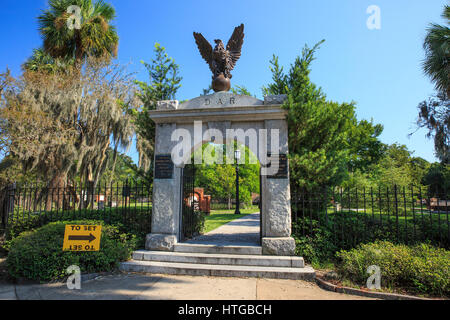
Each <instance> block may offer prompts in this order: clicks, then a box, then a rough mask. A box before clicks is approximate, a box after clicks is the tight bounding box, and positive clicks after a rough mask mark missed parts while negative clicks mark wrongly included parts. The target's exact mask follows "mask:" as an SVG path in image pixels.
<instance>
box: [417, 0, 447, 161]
mask: <svg viewBox="0 0 450 320" xmlns="http://www.w3.org/2000/svg"><path fill="white" fill-rule="evenodd" d="M442 17H443V18H444V19H445V20H446V24H447V25H438V24H435V23H433V24H431V25H430V27H429V28H428V30H427V36H426V37H425V41H424V44H423V47H424V49H425V59H424V61H423V71H424V72H425V74H426V75H428V76H429V77H430V79H431V81H432V82H433V83H434V85H435V88H436V91H437V94H436V95H435V96H434V97H431V98H429V99H428V100H425V101H423V102H421V103H420V104H419V106H418V109H419V118H418V120H417V125H418V127H419V128H425V129H426V130H428V132H427V135H426V136H427V137H428V138H431V137H433V140H434V150H435V153H436V156H437V157H438V158H439V159H440V160H441V162H442V163H444V164H449V163H450V108H449V97H450V76H449V72H450V28H449V27H448V25H449V24H450V6H448V5H446V6H445V7H444V12H443V14H442Z"/></svg>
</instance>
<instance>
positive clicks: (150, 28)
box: [0, 0, 447, 161]
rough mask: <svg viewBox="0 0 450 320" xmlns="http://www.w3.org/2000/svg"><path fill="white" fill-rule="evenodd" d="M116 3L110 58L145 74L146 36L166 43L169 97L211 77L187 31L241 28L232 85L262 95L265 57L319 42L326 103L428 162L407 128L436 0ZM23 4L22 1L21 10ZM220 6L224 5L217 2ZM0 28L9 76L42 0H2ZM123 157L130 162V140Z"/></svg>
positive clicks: (286, 56) (317, 72) (423, 81)
mask: <svg viewBox="0 0 450 320" xmlns="http://www.w3.org/2000/svg"><path fill="white" fill-rule="evenodd" d="M109 2H110V3H112V4H113V6H114V7H115V9H116V13H117V18H116V20H115V22H114V24H115V25H116V26H117V29H118V33H119V37H120V46H119V60H120V62H121V63H124V64H127V63H130V70H132V71H136V72H137V78H138V79H140V80H148V76H147V73H146V72H145V69H144V68H143V66H141V64H140V63H139V61H140V60H144V61H149V60H150V59H151V58H152V55H153V45H154V43H155V42H159V43H161V44H162V45H163V46H165V47H166V49H167V51H168V53H169V55H170V56H172V57H173V58H175V60H176V62H177V63H178V64H179V65H180V68H181V75H182V76H183V81H182V85H183V86H182V88H181V89H180V90H179V93H178V95H177V98H178V99H179V100H185V99H191V98H194V97H196V96H198V95H199V94H200V93H201V92H202V89H203V88H206V87H208V85H209V83H210V79H211V76H210V71H209V68H208V66H207V65H206V63H205V62H204V61H203V60H202V59H201V57H200V55H199V53H198V50H197V48H196V46H195V42H194V39H193V36H192V32H193V31H196V32H202V33H203V35H204V36H205V37H206V38H207V39H208V40H209V41H211V42H212V40H213V39H216V38H220V39H222V40H224V42H226V41H228V39H229V37H230V36H231V33H232V31H233V29H234V27H236V26H238V25H239V24H241V23H244V24H245V35H246V38H245V42H244V47H243V50H242V57H241V59H240V60H239V62H238V64H237V66H236V68H235V70H234V72H233V79H232V84H233V85H243V86H245V87H247V88H248V89H249V90H250V91H251V92H252V93H254V94H256V95H257V96H258V97H259V98H261V96H262V93H261V87H262V86H264V85H266V84H267V83H269V82H270V80H271V73H270V70H269V60H270V59H271V57H272V55H273V54H276V55H278V56H279V58H280V63H281V64H282V65H283V66H285V70H286V69H288V68H289V65H290V64H291V63H292V62H293V61H294V59H295V57H296V56H297V55H299V54H300V53H301V49H302V48H303V46H304V45H305V44H308V45H309V46H313V45H314V44H315V43H317V42H318V41H320V40H321V39H325V40H326V42H325V43H324V44H323V45H322V47H321V49H320V50H319V51H318V53H317V56H316V57H317V60H316V61H315V62H314V63H313V66H312V74H311V78H312V80H313V82H314V83H316V84H317V85H318V86H320V87H322V88H323V90H324V92H325V93H326V94H327V97H328V99H330V100H333V101H338V102H344V101H347V102H349V101H355V102H356V103H357V115H358V118H359V119H371V118H373V120H374V122H375V123H381V124H383V125H384V132H383V134H382V136H381V140H382V141H383V142H384V143H389V144H390V143H395V142H398V143H400V144H405V145H407V147H408V149H410V150H412V151H414V152H415V153H414V155H415V156H419V157H423V158H425V159H426V160H428V161H436V159H435V157H434V153H433V142H432V141H431V140H428V139H426V138H425V131H423V130H420V131H418V132H417V133H416V134H414V135H413V136H412V137H411V138H408V134H409V133H411V132H413V131H415V129H416V127H415V121H416V118H417V105H418V104H419V103H420V102H421V101H422V100H424V99H425V98H427V97H428V96H430V95H431V94H433V92H434V90H433V86H432V84H431V83H430V81H429V79H428V78H427V77H426V76H425V75H424V74H423V72H422V70H421V61H422V60H423V58H424V52H423V48H422V44H423V40H424V38H425V35H426V28H427V27H428V25H429V23H431V22H436V23H444V21H443V20H442V19H441V16H440V15H441V13H442V9H443V6H444V5H445V4H446V3H447V1H445V0H426V1H425V0H370V1H366V0H342V1H335V0H315V1H306V0H278V1H270V0H240V1H236V0H227V1H223V2H217V5H215V2H212V1H204V0H201V1H197V0H190V1H181V0H165V1H154V0H128V1H124V0H110V1H109ZM24 3H25V4H26V5H25V6H24ZM222 4H225V5H222ZM1 5H2V9H1V10H0V29H1V30H3V36H2V48H1V50H0V70H4V69H5V68H6V67H9V68H10V69H11V70H12V72H13V74H14V75H19V74H20V66H21V64H22V63H23V62H24V61H25V60H26V58H27V57H29V56H30V55H31V52H32V50H33V48H37V47H39V46H40V45H41V43H42V41H41V38H40V35H39V33H38V31H37V21H36V17H37V16H38V15H39V13H40V11H41V10H42V9H45V8H46V6H47V1H46V0H24V1H21V2H19V1H14V0H1ZM370 5H377V6H378V7H379V8H380V9H381V29H380V30H369V29H368V28H367V26H366V21H367V19H368V18H369V14H367V13H366V10H367V8H368V7H369V6H370ZM128 154H129V155H130V156H132V158H133V159H134V160H135V161H137V153H136V150H135V147H134V144H133V146H132V147H131V149H130V150H129V151H128Z"/></svg>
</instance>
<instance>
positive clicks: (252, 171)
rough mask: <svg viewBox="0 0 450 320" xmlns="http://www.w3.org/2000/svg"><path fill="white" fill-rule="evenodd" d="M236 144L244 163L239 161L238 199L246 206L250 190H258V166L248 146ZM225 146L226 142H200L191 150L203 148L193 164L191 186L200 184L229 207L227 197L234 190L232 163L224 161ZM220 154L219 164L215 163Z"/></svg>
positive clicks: (234, 174) (248, 204)
mask: <svg viewBox="0 0 450 320" xmlns="http://www.w3.org/2000/svg"><path fill="white" fill-rule="evenodd" d="M239 148H240V150H241V155H242V160H243V159H244V156H245V163H242V164H239V198H240V201H241V203H243V204H245V205H246V206H247V207H249V206H251V204H252V203H251V202H252V193H259V168H260V166H259V164H258V161H257V159H256V157H255V155H253V154H252V153H251V151H250V150H249V149H248V148H246V147H244V146H242V145H241V146H240V147H239ZM226 150H227V146H226V145H218V144H204V145H203V146H202V148H201V149H197V150H196V151H194V155H193V157H195V155H196V154H198V153H199V152H200V151H202V152H203V163H202V164H201V165H196V174H195V179H196V180H195V186H196V187H199V188H204V189H205V194H209V195H211V196H212V200H227V201H228V203H229V208H231V199H232V198H234V197H235V194H236V167H235V165H233V164H227V163H226V162H227V161H226V160H227V159H226V152H227V151H226ZM220 152H221V153H220ZM220 155H222V164H217V162H220ZM255 162H256V163H255Z"/></svg>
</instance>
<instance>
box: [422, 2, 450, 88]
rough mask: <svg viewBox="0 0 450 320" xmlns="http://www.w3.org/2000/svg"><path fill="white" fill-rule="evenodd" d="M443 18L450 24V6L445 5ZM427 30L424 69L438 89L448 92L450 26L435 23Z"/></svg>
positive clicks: (449, 82) (449, 79)
mask: <svg viewBox="0 0 450 320" xmlns="http://www.w3.org/2000/svg"><path fill="white" fill-rule="evenodd" d="M442 18H444V19H445V20H446V22H447V25H449V24H450V6H448V5H446V6H445V7H444V12H443V14H442ZM427 31H428V33H427V36H426V37H425V41H424V44H423V47H424V49H425V60H424V62H423V70H424V71H425V73H426V74H427V75H428V76H429V77H430V78H431V80H432V82H433V83H434V84H435V86H436V90H437V91H440V92H447V93H448V92H449V91H450V78H449V70H450V60H449V57H450V28H449V27H448V26H444V25H438V24H435V23H433V24H431V25H430V27H429V28H428V30H427Z"/></svg>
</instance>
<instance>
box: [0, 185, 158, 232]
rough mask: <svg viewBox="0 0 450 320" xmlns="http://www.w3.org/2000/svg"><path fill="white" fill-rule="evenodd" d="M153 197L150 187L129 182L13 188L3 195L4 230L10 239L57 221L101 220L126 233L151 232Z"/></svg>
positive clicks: (0, 211) (0, 195) (0, 196)
mask: <svg viewBox="0 0 450 320" xmlns="http://www.w3.org/2000/svg"><path fill="white" fill-rule="evenodd" d="M151 200H152V196H151V190H150V188H149V187H148V186H145V185H140V184H136V183H133V182H128V181H125V182H124V183H117V184H114V185H109V186H107V185H101V186H100V185H99V186H97V187H95V188H94V187H90V186H89V185H81V184H73V185H65V186H58V187H54V188H50V187H48V186H39V185H34V186H29V185H26V186H20V185H15V184H12V185H9V186H7V187H6V188H4V189H3V190H1V191H0V215H1V225H0V229H2V230H3V231H4V232H5V233H6V237H7V238H11V237H14V236H15V235H18V234H19V233H20V232H23V231H27V230H31V229H34V228H37V227H40V226H42V225H44V224H46V223H49V222H53V221H69V220H80V219H89V220H101V221H104V222H105V223H107V224H112V225H116V226H118V227H119V229H121V231H123V232H127V233H134V234H142V235H145V234H146V233H150V232H151V213H152V203H151Z"/></svg>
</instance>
